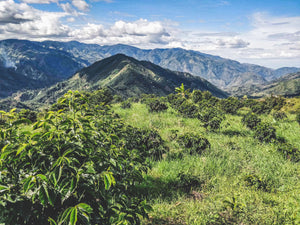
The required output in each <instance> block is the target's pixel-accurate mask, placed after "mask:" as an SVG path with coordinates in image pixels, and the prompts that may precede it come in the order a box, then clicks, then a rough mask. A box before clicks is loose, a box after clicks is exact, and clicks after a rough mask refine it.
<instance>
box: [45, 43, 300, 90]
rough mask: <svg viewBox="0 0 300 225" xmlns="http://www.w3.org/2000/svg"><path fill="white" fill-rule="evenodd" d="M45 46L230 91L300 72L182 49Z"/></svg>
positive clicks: (59, 44)
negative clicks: (118, 57)
mask: <svg viewBox="0 0 300 225" xmlns="http://www.w3.org/2000/svg"><path fill="white" fill-rule="evenodd" d="M42 43H43V46H45V47H48V48H49V47H52V48H56V49H63V50H64V51H67V52H69V53H70V54H72V55H74V56H76V57H79V58H82V59H85V60H87V61H89V62H90V63H93V62H94V61H93V60H95V57H98V59H101V58H106V57H108V56H111V55H115V54H118V53H122V54H125V55H128V56H131V57H134V58H136V59H138V60H147V61H150V62H152V63H154V64H157V65H159V66H162V67H164V68H168V69H171V70H174V71H181V72H188V73H191V74H193V75H196V76H201V77H203V78H205V79H207V80H208V81H210V82H211V83H213V84H214V85H216V86H218V87H219V88H224V89H226V90H230V88H231V87H234V86H239V85H240V83H239V82H235V81H236V79H237V77H238V76H243V77H244V80H243V81H247V80H248V79H250V80H251V79H252V78H251V77H247V76H246V75H247V74H248V75H251V74H254V75H256V76H260V77H261V79H264V80H266V81H271V80H273V79H276V78H278V77H280V76H282V75H285V74H288V73H295V72H297V71H300V68H296V67H283V68H279V69H277V70H274V69H270V68H267V67H263V66H258V65H254V64H247V63H239V62H238V61H235V60H230V59H225V58H222V57H219V56H213V55H209V54H205V53H201V52H197V51H193V50H185V49H181V48H170V49H152V50H144V49H139V48H136V47H132V46H129V45H123V44H117V45H111V46H99V45H95V44H91V45H90V44H83V43H80V42H76V41H72V42H54V41H47V42H42Z"/></svg>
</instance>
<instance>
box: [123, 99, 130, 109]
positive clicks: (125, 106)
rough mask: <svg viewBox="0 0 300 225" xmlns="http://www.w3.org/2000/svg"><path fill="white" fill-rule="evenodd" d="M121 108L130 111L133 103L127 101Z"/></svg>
mask: <svg viewBox="0 0 300 225" xmlns="http://www.w3.org/2000/svg"><path fill="white" fill-rule="evenodd" d="M121 108H122V109H129V108H131V102H130V101H129V100H125V101H123V102H121Z"/></svg>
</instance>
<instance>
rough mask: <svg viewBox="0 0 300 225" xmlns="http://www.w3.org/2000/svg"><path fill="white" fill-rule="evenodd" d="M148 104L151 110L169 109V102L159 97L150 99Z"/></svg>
mask: <svg viewBox="0 0 300 225" xmlns="http://www.w3.org/2000/svg"><path fill="white" fill-rule="evenodd" d="M147 106H148V109H149V111H150V112H162V111H165V110H167V109H168V106H167V104H166V103H164V102H163V101H161V100H160V99H159V98H155V99H149V100H148V102H147Z"/></svg>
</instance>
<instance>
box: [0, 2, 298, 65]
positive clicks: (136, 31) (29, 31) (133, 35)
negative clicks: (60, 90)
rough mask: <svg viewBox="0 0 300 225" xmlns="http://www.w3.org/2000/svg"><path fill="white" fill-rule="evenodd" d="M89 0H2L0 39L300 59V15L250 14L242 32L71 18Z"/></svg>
mask: <svg viewBox="0 0 300 225" xmlns="http://www.w3.org/2000/svg"><path fill="white" fill-rule="evenodd" d="M93 1H94V2H95V1H104V2H106V3H112V2H113V1H111V0H93ZM93 1H89V2H87V1H85V0H22V1H21V2H20V3H18V2H16V1H15V0H4V1H1V2H0V39H8V38H19V39H30V40H37V41H41V40H48V39H51V40H59V41H70V40H78V41H81V42H85V43H96V44H100V45H106V44H107V45H108V44H118V43H122V44H129V45H134V46H137V47H141V48H157V47H158V48H161V47H163V48H166V47H167V48H171V47H182V48H186V49H192V50H197V51H202V52H205V53H209V54H214V55H220V56H222V57H226V58H231V59H236V60H239V61H242V62H250V63H257V64H262V62H264V63H263V64H264V65H266V66H271V67H279V66H283V65H286V66H291V65H297V63H296V62H297V61H298V62H299V61H300V51H299V50H300V48H299V46H300V17H274V16H271V15H269V14H268V13H265V12H257V13H254V14H253V15H250V16H249V20H250V24H251V29H250V30H248V31H246V32H243V33H239V32H235V31H234V30H232V31H218V30H200V29H199V30H197V29H193V30H185V29H184V28H181V27H180V26H179V25H178V23H177V22H175V21H159V20H157V21H149V20H147V19H143V18H140V19H136V20H134V21H124V20H118V21H115V22H114V23H112V24H103V23H101V22H97V21H93V22H86V21H87V20H84V19H83V20H81V21H80V23H76V21H78V20H80V18H81V17H85V15H86V13H87V12H88V10H90V9H91V5H90V4H91V3H92V2H93ZM89 3H90V4H89ZM35 4H56V5H57V6H59V7H60V9H61V10H60V11H57V12H53V11H51V12H50V11H43V10H39V9H37V8H35V7H34V6H35ZM275 63H276V65H278V66H276V65H275ZM298 66H300V65H299V63H298Z"/></svg>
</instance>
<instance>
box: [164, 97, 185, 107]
mask: <svg viewBox="0 0 300 225" xmlns="http://www.w3.org/2000/svg"><path fill="white" fill-rule="evenodd" d="M167 100H168V102H169V103H170V105H171V106H172V107H173V108H174V109H177V108H178V107H179V106H180V105H181V104H182V103H183V102H184V101H185V100H186V99H185V98H184V97H182V96H181V95H175V94H169V95H168V96H167Z"/></svg>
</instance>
